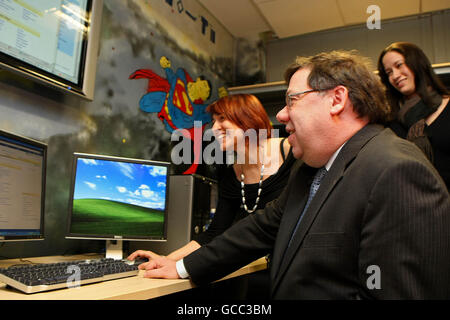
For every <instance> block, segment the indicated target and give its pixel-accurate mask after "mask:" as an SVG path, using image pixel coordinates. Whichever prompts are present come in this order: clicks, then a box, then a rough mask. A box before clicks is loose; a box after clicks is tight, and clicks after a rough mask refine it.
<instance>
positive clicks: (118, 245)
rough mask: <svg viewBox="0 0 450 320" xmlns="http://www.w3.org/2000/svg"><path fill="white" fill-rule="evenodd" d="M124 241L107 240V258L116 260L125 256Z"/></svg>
mask: <svg viewBox="0 0 450 320" xmlns="http://www.w3.org/2000/svg"><path fill="white" fill-rule="evenodd" d="M122 249H123V241H122V240H106V253H105V258H112V259H114V260H122V259H123V258H124V257H123V250H122Z"/></svg>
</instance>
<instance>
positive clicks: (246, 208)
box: [241, 153, 264, 213]
mask: <svg viewBox="0 0 450 320" xmlns="http://www.w3.org/2000/svg"><path fill="white" fill-rule="evenodd" d="M263 155H264V153H263ZM263 173H264V158H263V161H262V164H261V174H260V177H259V183H258V193H257V195H256V201H255V205H254V206H253V209H251V210H249V209H248V207H247V204H246V203H245V189H244V186H245V183H244V179H245V175H244V169H242V173H241V195H242V205H243V206H244V210H245V211H247V213H253V212H254V211H255V210H256V208H257V207H258V203H259V196H260V195H261V191H262V182H263Z"/></svg>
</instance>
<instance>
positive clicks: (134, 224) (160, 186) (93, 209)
mask: <svg viewBox="0 0 450 320" xmlns="http://www.w3.org/2000/svg"><path fill="white" fill-rule="evenodd" d="M72 168H73V169H72V184H71V193H70V200H69V219H68V230H67V236H66V238H67V239H97V240H106V257H108V258H109V257H110V258H115V259H122V258H123V252H122V241H123V240H137V241H139V240H146V241H166V236H167V212H168V190H169V168H170V163H168V162H160V161H153V160H143V159H130V158H123V157H114V156H105V155H95V154H85V153H74V155H73V166H72Z"/></svg>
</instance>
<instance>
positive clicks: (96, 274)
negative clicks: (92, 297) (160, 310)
mask: <svg viewBox="0 0 450 320" xmlns="http://www.w3.org/2000/svg"><path fill="white" fill-rule="evenodd" d="M142 262H143V261H141V260H140V261H128V260H114V259H111V258H104V259H93V260H76V261H68V262H59V263H44V264H32V265H30V264H26V265H23V264H21V265H15V266H11V267H9V268H5V269H1V268H0V281H2V282H4V283H6V284H7V285H9V286H11V287H13V288H15V289H18V290H20V291H23V292H25V293H36V292H42V291H49V290H55V289H62V288H70V287H74V286H78V285H84V284H88V283H94V282H101V281H107V280H113V279H119V278H124V277H131V276H135V275H137V274H138V272H139V270H138V265H139V264H140V263H142Z"/></svg>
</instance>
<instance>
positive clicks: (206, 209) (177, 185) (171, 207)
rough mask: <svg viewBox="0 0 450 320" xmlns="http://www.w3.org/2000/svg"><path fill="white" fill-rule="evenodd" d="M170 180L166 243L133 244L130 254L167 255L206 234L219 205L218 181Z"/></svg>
mask: <svg viewBox="0 0 450 320" xmlns="http://www.w3.org/2000/svg"><path fill="white" fill-rule="evenodd" d="M169 179H170V181H169V204H168V217H167V219H168V221H167V240H166V241H132V242H130V243H129V248H128V251H129V253H132V252H134V251H136V250H150V251H153V252H155V253H157V254H161V255H167V254H169V253H170V252H172V251H174V250H176V249H179V248H180V247H182V246H184V245H185V244H187V243H188V242H189V241H191V240H195V239H196V238H197V237H198V235H199V234H201V233H202V232H204V231H205V230H206V228H207V226H208V224H209V222H210V220H211V212H214V210H215V207H216V203H217V182H216V181H215V180H212V179H209V178H206V177H203V176H200V175H196V174H193V175H173V176H170V178H169Z"/></svg>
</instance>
